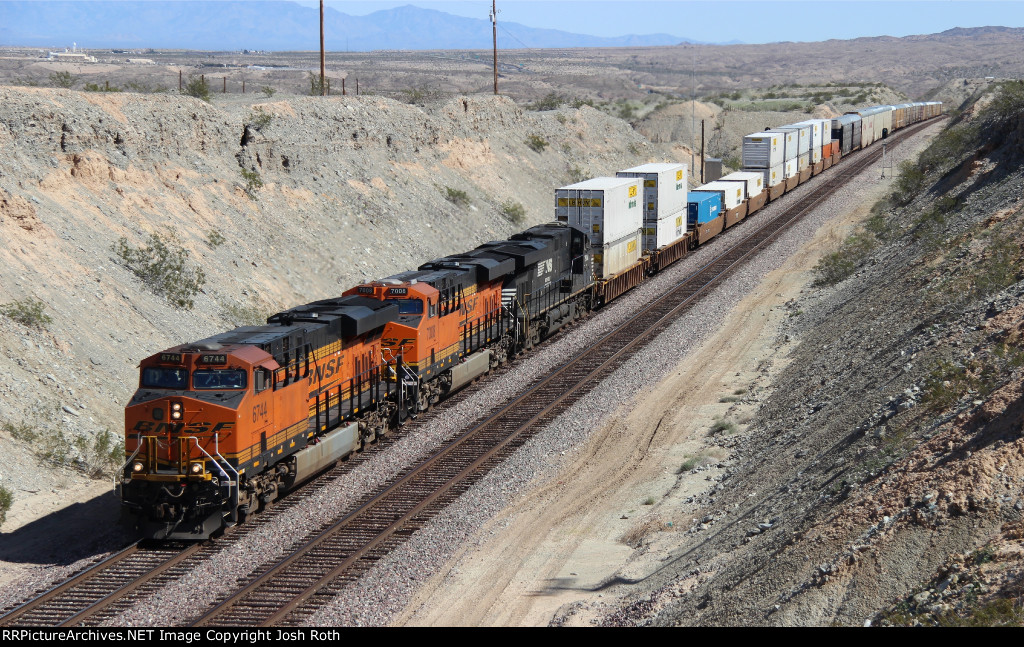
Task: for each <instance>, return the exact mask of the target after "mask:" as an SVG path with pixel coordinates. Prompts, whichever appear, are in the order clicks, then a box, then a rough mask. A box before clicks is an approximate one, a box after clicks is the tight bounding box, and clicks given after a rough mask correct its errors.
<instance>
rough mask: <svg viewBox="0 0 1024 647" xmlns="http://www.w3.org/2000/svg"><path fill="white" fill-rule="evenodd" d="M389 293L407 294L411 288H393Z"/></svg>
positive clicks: (394, 294)
mask: <svg viewBox="0 0 1024 647" xmlns="http://www.w3.org/2000/svg"><path fill="white" fill-rule="evenodd" d="M388 294H390V295H392V296H405V295H407V294H409V288H391V289H390V290H388Z"/></svg>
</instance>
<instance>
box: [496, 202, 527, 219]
mask: <svg viewBox="0 0 1024 647" xmlns="http://www.w3.org/2000/svg"><path fill="white" fill-rule="evenodd" d="M501 215H503V216H505V218H507V219H508V221H509V222H511V223H512V224H513V225H522V224H523V223H524V222H526V208H525V207H524V206H523V205H521V204H519V203H518V202H516V201H514V200H509V201H508V202H505V203H502V205H501Z"/></svg>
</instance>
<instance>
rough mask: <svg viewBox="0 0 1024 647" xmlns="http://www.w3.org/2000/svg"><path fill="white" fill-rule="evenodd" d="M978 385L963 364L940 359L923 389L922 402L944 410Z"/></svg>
mask: <svg viewBox="0 0 1024 647" xmlns="http://www.w3.org/2000/svg"><path fill="white" fill-rule="evenodd" d="M976 386H978V385H977V384H976V381H975V380H974V379H973V378H972V376H971V375H970V374H969V373H968V372H967V369H966V368H964V367H963V366H961V365H959V364H955V363H953V362H950V361H945V360H942V361H938V362H936V363H935V364H934V366H933V367H932V369H931V371H930V372H929V374H928V377H927V379H926V380H925V383H924V388H923V389H922V390H921V404H922V405H923V406H925V407H927V408H928V409H931V410H933V411H944V410H946V409H948V408H950V407H952V406H953V405H954V404H956V403H957V402H958V401H959V400H960V398H962V397H963V396H965V395H967V392H968V391H970V390H972V389H974V388H975V387H976Z"/></svg>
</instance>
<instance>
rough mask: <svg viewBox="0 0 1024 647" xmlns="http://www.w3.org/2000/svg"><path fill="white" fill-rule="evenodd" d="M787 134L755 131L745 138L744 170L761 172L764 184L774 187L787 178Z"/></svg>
mask: <svg viewBox="0 0 1024 647" xmlns="http://www.w3.org/2000/svg"><path fill="white" fill-rule="evenodd" d="M785 161H786V158H785V136H784V135H783V134H782V133H776V132H771V131H767V132H763V133H753V134H751V135H747V136H746V137H744V138H743V170H744V171H747V172H752V173H761V174H762V175H763V176H764V184H765V186H768V187H773V186H775V185H777V184H781V183H782V182H783V181H784V180H785V179H786V176H785V172H784V170H785V167H784V164H785Z"/></svg>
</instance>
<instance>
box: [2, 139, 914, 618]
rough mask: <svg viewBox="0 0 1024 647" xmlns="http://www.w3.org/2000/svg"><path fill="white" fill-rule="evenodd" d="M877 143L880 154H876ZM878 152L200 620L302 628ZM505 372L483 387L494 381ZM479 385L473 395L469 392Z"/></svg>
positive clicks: (38, 612)
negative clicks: (437, 513) (317, 612)
mask: <svg viewBox="0 0 1024 647" xmlns="http://www.w3.org/2000/svg"><path fill="white" fill-rule="evenodd" d="M930 123H931V121H927V122H923V123H920V124H917V125H915V126H913V127H910V128H907V129H904V130H903V131H901V132H899V133H897V134H896V135H894V136H893V137H892V138H891V139H890V142H889V143H890V144H895V143H898V142H899V141H901V140H902V139H904V138H906V137H909V136H910V135H913V134H914V133H916V132H917V131H918V130H920V129H922V128H924V127H926V126H928V125H929V124H930ZM876 148H877V150H876ZM880 157H881V150H880V147H873V148H872V149H869V150H868V151H861V152H859V153H857V154H855V155H854V156H850V157H848V158H846V159H844V160H843V161H842V162H841V163H840V165H839V166H835V167H833V168H832V169H830V170H829V171H828V172H827V173H823V174H820V175H818V176H816V178H815V179H814V181H813V183H812V184H811V185H810V186H809V188H810V191H808V192H807V193H806V195H804V196H802V197H801V198H800V199H798V200H797V201H796V202H795V203H794V204H793V205H790V206H789V207H788V208H787V209H786V211H785V212H784V213H782V214H780V215H779V216H778V217H776V218H775V219H773V220H771V221H770V222H768V223H765V224H763V225H761V226H760V227H759V228H758V229H756V230H752V231H750V232H745V233H747V235H746V236H745V237H744V238H743V239H742V240H740V241H738V242H737V243H736V244H734V245H733V246H732V247H730V248H729V249H728V250H726V251H725V252H724V253H722V254H721V255H719V256H717V257H715V258H714V259H712V260H711V261H710V262H709V263H708V264H707V265H705V266H704V267H702V268H701V269H699V270H698V271H697V272H696V273H694V274H693V275H691V276H689V277H687V278H686V279H685V280H684V281H683V282H681V283H680V284H679V285H678V286H676V287H675V288H673V289H672V290H671V291H669V292H668V293H666V294H664V295H663V296H661V297H660V298H658V299H657V300H655V301H654V302H652V303H650V304H649V305H648V306H646V307H645V308H644V309H643V310H642V311H640V312H638V313H637V314H636V315H634V316H633V317H632V318H631V319H629V320H628V321H627V322H625V323H623V324H622V325H620V326H619V327H618V328H616V329H615V330H613V331H612V332H610V333H608V334H607V335H605V336H604V337H603V338H602V339H600V340H598V341H597V342H595V343H594V344H593V346H592V347H591V348H590V349H589V350H588V351H586V352H584V353H583V354H581V355H580V356H578V357H576V358H575V359H573V360H571V361H569V362H567V363H565V364H563V365H562V366H560V367H558V368H557V369H555V371H554V372H552V373H551V374H549V375H548V376H546V377H544V378H542V379H540V380H538V381H537V382H535V383H534V384H533V385H532V386H530V387H529V388H528V390H527V391H526V392H524V393H522V394H520V395H519V396H518V397H516V398H515V399H514V400H512V401H511V402H509V403H508V404H506V405H504V406H502V407H501V408H500V409H498V410H496V411H495V412H493V413H491V414H490V415H489V416H488V417H487V418H486V419H482V420H480V421H478V422H477V423H475V424H474V425H473V427H472V428H471V429H469V430H468V431H466V432H465V433H463V434H462V435H461V436H459V437H458V438H456V439H455V440H453V441H451V442H450V443H449V444H448V445H446V446H444V447H442V448H441V449H440V450H438V451H437V452H436V453H435V454H434V455H433V456H431V457H430V458H428V459H426V460H425V461H424V462H422V463H420V464H419V465H416V466H414V467H412V468H409V469H408V470H407V471H406V472H404V473H402V474H401V475H399V476H398V477H396V479H394V480H393V481H392V482H391V483H390V484H389V485H388V487H387V488H386V489H385V490H383V491H381V492H379V493H377V494H375V495H371V496H368V497H366V498H365V499H364V500H363V501H360V502H359V503H358V504H357V506H356V507H355V509H354V510H353V511H352V512H350V513H349V514H348V515H346V516H345V517H344V518H342V519H341V520H340V521H338V522H337V523H335V524H333V525H332V526H330V527H329V528H327V529H325V530H323V531H322V532H320V533H319V534H317V535H316V536H314V537H313V538H311V539H309V540H307V541H305V542H304V543H303V544H302V545H301V546H299V547H298V548H297V549H295V550H294V551H293V553H292V555H290V556H288V557H286V558H284V559H282V560H280V561H279V562H278V563H277V564H275V565H273V566H272V567H271V568H269V569H267V570H265V571H264V573H263V574H262V575H259V576H258V577H256V578H254V579H252V580H251V581H250V582H249V583H248V584H247V585H246V586H245V587H244V588H242V589H240V590H239V591H238V592H237V593H235V594H234V595H231V596H230V597H228V598H226V599H224V600H222V601H221V602H220V603H219V604H217V605H216V606H215V607H214V608H213V609H211V610H210V611H209V612H208V613H207V614H206V615H204V616H203V617H201V618H198V619H196V622H195V624H213V625H244V626H251V625H256V624H261V625H270V624H298V623H301V622H302V620H303V619H304V618H306V617H308V616H310V615H311V614H312V613H314V612H315V611H316V610H317V609H318V608H320V607H321V606H322V605H323V604H324V603H326V602H328V601H329V600H330V599H331V598H332V597H333V596H334V594H335V592H337V591H338V590H339V589H341V588H342V587H344V586H346V585H347V584H349V583H351V582H352V581H354V580H356V579H358V577H359V576H360V575H361V574H362V573H364V572H365V571H366V570H367V569H368V568H370V567H371V566H372V565H373V564H374V563H375V562H376V561H377V560H379V559H380V558H382V557H383V556H384V555H386V554H387V553H388V552H389V551H391V550H392V549H394V548H395V547H396V546H398V545H400V544H401V543H402V542H404V540H405V538H407V537H408V536H409V535H411V534H412V533H413V532H415V531H416V530H417V529H419V528H420V527H422V526H423V525H424V524H425V523H426V522H427V521H429V519H430V518H431V517H432V516H433V515H434V514H436V512H437V511H439V510H441V509H442V508H443V507H444V506H445V505H447V504H448V503H450V502H451V501H453V500H455V498H457V497H458V496H459V495H460V494H461V493H462V492H464V491H465V490H466V489H468V488H469V487H470V486H471V485H472V484H473V483H474V482H475V481H476V480H478V479H479V478H481V477H482V476H483V475H484V474H486V473H487V471H489V470H490V469H491V468H492V467H493V466H495V465H497V464H498V463H500V462H501V461H502V460H504V458H506V457H507V456H508V455H510V454H511V453H512V452H514V451H515V450H516V449H517V448H518V447H520V446H521V445H522V444H523V443H525V442H526V441H527V440H529V438H530V437H532V436H533V434H534V433H535V432H536V431H539V430H540V429H543V428H544V427H545V426H546V425H547V424H548V423H549V422H551V421H552V420H554V419H555V418H556V417H557V416H558V415H560V414H561V413H562V412H564V411H565V410H566V409H567V408H568V407H569V406H571V405H572V403H574V402H575V401H577V400H578V399H579V398H581V397H582V396H583V395H585V394H586V393H587V392H588V391H589V390H590V388H592V386H593V385H595V384H596V383H597V382H599V381H600V380H602V379H604V378H605V377H607V375H608V374H609V373H611V372H612V371H613V370H614V369H615V368H617V367H619V366H621V365H622V364H623V363H624V362H625V361H626V360H627V359H628V358H629V357H630V356H631V355H632V354H633V353H635V352H637V351H638V350H639V349H641V348H642V347H643V346H644V345H645V344H646V343H647V342H649V341H650V340H651V339H653V338H654V337H655V336H657V335H658V334H659V333H660V332H662V331H663V330H664V329H665V328H667V327H668V326H669V325H671V324H672V322H673V321H675V319H676V318H678V316H679V315H680V314H681V313H682V312H685V311H686V310H687V309H689V308H690V307H692V306H693V305H694V304H695V303H696V302H697V300H698V299H699V298H700V296H701V295H702V294H705V293H706V292H708V291H709V290H710V289H711V288H712V287H714V286H715V285H718V284H719V283H721V282H722V281H723V280H724V279H725V278H726V277H727V276H728V275H729V274H731V273H732V272H733V271H734V270H735V269H736V268H737V267H739V266H740V265H742V263H743V262H744V261H745V260H746V259H747V258H749V257H750V256H752V255H754V254H756V253H757V252H758V251H759V250H760V249H763V248H764V247H765V246H766V245H767V244H769V243H770V242H771V241H773V240H774V239H775V238H776V237H777V236H778V235H779V234H780V233H781V232H782V231H783V230H784V229H785V228H786V227H788V226H789V225H790V224H792V223H794V222H796V221H797V220H799V219H800V218H801V217H802V216H803V215H804V214H805V213H807V212H808V211H809V210H810V209H811V208H813V207H814V206H815V205H816V204H818V203H819V202H820V201H821V200H822V199H824V198H825V197H827V196H828V194H830V193H831V192H832V191H834V190H835V189H836V188H838V187H840V186H842V185H843V184H845V183H846V182H848V181H849V180H850V179H852V178H853V177H854V176H856V175H858V174H859V173H861V172H862V171H863V170H864V169H866V168H868V167H869V166H870V165H871V164H873V163H875V162H876V161H878V159H879V158H880ZM499 374H500V372H498V373H492V374H491V375H489V376H487V377H486V378H484V380H482V383H488V382H491V381H492V380H493V379H496V378H497V376H498V375H499ZM474 390H475V389H474ZM454 404H455V401H454V400H449V401H446V402H444V403H442V404H441V405H439V407H437V408H436V409H435V410H434V411H432V412H431V414H432V415H426V416H421V419H420V420H418V421H415V422H413V423H411V424H409V425H406V426H405V427H404V428H403V429H402V430H401V431H399V432H398V433H397V434H395V433H393V434H390V435H389V436H388V437H387V438H386V440H384V441H383V442H382V443H381V445H380V446H379V447H375V448H374V449H373V450H371V452H367V453H366V454H363V455H359V456H358V457H357V459H356V460H353V461H350V462H348V463H345V464H343V466H339V467H338V468H335V469H334V470H331V471H330V472H328V473H327V474H325V475H323V476H321V477H319V478H318V479H317V481H318V482H319V486H314V487H306V488H303V489H302V490H300V491H298V492H296V493H294V494H292V495H290V496H289V497H287V498H286V499H284V500H283V501H282V502H280V503H278V504H276V505H275V508H276V510H277V511H278V512H280V511H283V510H286V509H288V508H291V507H293V506H297V505H302V502H303V500H304V499H306V498H308V497H309V496H312V493H314V492H316V491H318V490H319V488H320V487H323V486H324V485H326V484H327V483H329V482H330V481H332V480H334V479H336V478H338V477H339V476H341V475H343V474H344V473H345V472H347V471H348V470H350V469H351V468H352V467H354V466H355V465H356V464H358V463H359V462H361V461H362V460H365V458H366V456H367V455H368V454H371V453H376V451H380V450H381V449H382V448H383V447H384V446H386V445H389V444H391V443H392V442H394V440H396V439H398V438H400V437H402V436H404V435H405V434H407V433H415V428H417V427H420V426H422V425H425V424H429V423H430V421H431V420H432V419H433V418H434V415H438V414H441V413H443V411H444V410H445V409H447V408H448V407H450V406H453V405H454ZM276 516H277V513H276V512H272V513H265V514H263V515H259V516H257V517H256V518H255V519H254V520H253V521H252V522H250V523H249V524H247V525H246V526H242V527H241V529H239V531H236V532H234V533H231V534H229V535H228V536H226V537H225V538H224V539H221V540H216V541H212V542H206V543H204V544H196V545H189V546H188V547H187V548H184V547H182V545H180V544H177V545H174V544H165V545H163V546H160V547H157V548H141V547H140V546H139V545H137V544H135V545H132V546H129V547H128V548H126V549H124V550H123V551H121V552H119V553H117V554H115V555H112V556H111V557H109V558H107V559H106V560H104V561H102V562H100V563H99V564H96V565H94V566H93V567H91V568H89V569H88V570H86V571H85V572H83V573H80V574H79V575H77V576H75V577H74V578H72V579H71V580H68V581H67V582H65V583H63V584H61V585H60V586H58V587H56V588H54V589H52V590H50V591H48V592H46V593H45V594H43V595H40V596H38V597H36V598H34V599H33V600H30V601H29V602H26V603H25V604H23V605H21V606H20V607H17V608H16V609H14V610H12V611H10V612H8V613H7V614H6V615H4V616H3V617H0V625H3V626H58V625H62V626H71V625H76V624H89V625H92V624H97V623H99V622H102V621H103V620H105V619H108V618H110V617H113V616H115V615H116V614H117V613H119V612H120V611H121V610H123V609H126V608H129V607H130V605H131V602H132V600H133V599H137V595H138V594H145V593H146V592H148V591H152V590H154V589H156V588H159V587H160V586H161V585H162V584H163V583H164V582H167V581H171V580H173V579H175V578H177V577H178V576H180V574H182V573H184V572H187V571H188V570H189V569H190V568H192V567H194V565H195V564H196V563H197V562H200V561H202V560H203V559H207V558H209V557H210V556H212V555H213V554H215V553H217V552H219V551H220V550H222V549H223V548H224V547H225V546H226V545H229V542H230V541H233V540H235V539H238V538H240V537H241V536H244V535H245V534H246V533H247V531H248V530H252V529H255V528H257V527H259V526H260V525H262V524H264V523H270V522H271V521H272V520H273V518H274V517H276Z"/></svg>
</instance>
